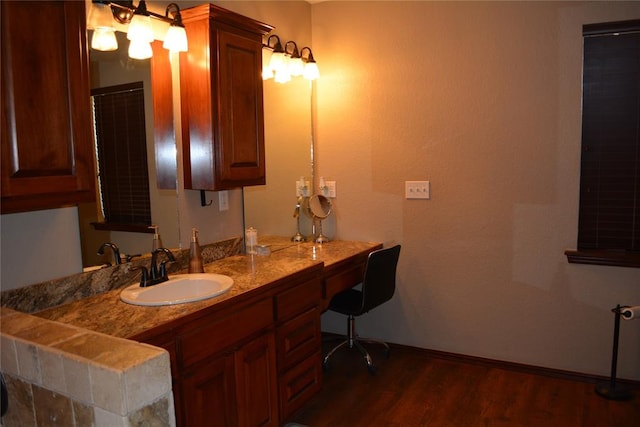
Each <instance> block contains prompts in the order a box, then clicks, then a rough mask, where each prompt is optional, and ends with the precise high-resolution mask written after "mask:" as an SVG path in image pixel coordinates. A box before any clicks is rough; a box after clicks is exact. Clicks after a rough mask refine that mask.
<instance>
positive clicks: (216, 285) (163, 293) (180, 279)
mask: <svg viewBox="0 0 640 427" xmlns="http://www.w3.org/2000/svg"><path fill="white" fill-rule="evenodd" d="M232 285H233V279H232V278H231V277H229V276H224V275H222V274H213V273H199V274H176V275H173V276H169V280H168V281H166V282H162V283H160V284H157V285H153V286H147V287H144V288H143V287H140V285H139V284H135V285H131V286H129V287H127V288H125V289H123V290H122V292H121V293H120V299H121V300H122V301H124V302H126V303H129V304H134V305H172V304H182V303H185V302H193V301H201V300H204V299H207V298H213V297H215V296H218V295H221V294H223V293H225V292H227V291H228V290H229V289H231V286H232Z"/></svg>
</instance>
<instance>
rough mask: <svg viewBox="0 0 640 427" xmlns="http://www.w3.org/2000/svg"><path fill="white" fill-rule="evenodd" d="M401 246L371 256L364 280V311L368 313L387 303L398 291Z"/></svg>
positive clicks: (376, 252)
mask: <svg viewBox="0 0 640 427" xmlns="http://www.w3.org/2000/svg"><path fill="white" fill-rule="evenodd" d="M398 258H400V245H396V246H393V247H391V248H385V249H379V250H377V251H373V252H371V253H370V254H369V258H367V264H366V266H365V269H364V278H363V280H362V310H361V313H366V312H367V311H369V310H371V309H372V308H374V307H377V306H379V305H380V304H382V303H384V302H387V301H389V300H390V299H391V297H393V294H394V292H395V290H396V269H397V266H398Z"/></svg>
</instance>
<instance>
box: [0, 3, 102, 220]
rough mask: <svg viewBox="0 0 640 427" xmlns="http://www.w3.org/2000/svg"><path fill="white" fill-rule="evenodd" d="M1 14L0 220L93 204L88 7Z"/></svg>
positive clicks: (5, 8) (16, 8)
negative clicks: (15, 214)
mask: <svg viewBox="0 0 640 427" xmlns="http://www.w3.org/2000/svg"><path fill="white" fill-rule="evenodd" d="M0 7H1V11H0V15H1V24H2V30H1V31H2V37H1V44H2V65H1V67H2V95H1V97H2V143H1V145H2V165H1V166H2V167H1V169H2V172H1V176H2V203H1V209H2V213H3V214H4V213H11V212H24V211H31V210H38V209H49V208H57V207H62V206H67V205H73V204H77V203H78V202H84V201H91V200H94V199H95V191H94V188H95V185H94V181H95V172H94V171H95V166H94V155H93V142H92V133H91V109H90V98H89V61H88V55H87V42H86V22H85V21H86V17H85V5H84V2H77V1H66V2H61V1H33V2H27V1H3V2H1V3H0Z"/></svg>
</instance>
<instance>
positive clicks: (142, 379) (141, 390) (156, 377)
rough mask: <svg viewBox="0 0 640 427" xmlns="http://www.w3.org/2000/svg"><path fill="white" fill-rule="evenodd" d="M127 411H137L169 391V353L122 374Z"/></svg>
mask: <svg viewBox="0 0 640 427" xmlns="http://www.w3.org/2000/svg"><path fill="white" fill-rule="evenodd" d="M124 380H125V386H126V390H127V391H126V393H127V410H128V411H129V412H131V411H134V410H137V409H139V408H141V407H142V406H144V405H148V404H149V403H150V402H153V401H155V400H157V399H158V398H159V397H160V396H163V395H165V394H166V393H167V392H169V391H171V367H170V362H169V353H166V352H165V353H164V354H161V355H159V356H158V357H156V358H154V359H153V360H149V361H147V362H146V363H144V364H140V365H138V366H136V367H134V368H132V369H129V370H127V371H126V372H125V373H124Z"/></svg>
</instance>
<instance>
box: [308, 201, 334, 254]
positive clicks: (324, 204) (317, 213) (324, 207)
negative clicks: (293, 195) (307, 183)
mask: <svg viewBox="0 0 640 427" xmlns="http://www.w3.org/2000/svg"><path fill="white" fill-rule="evenodd" d="M308 212H309V213H310V214H311V216H312V217H313V225H312V229H313V235H314V236H315V240H314V242H315V243H320V244H322V243H326V242H328V241H329V239H328V238H327V237H326V236H324V235H323V234H322V220H323V219H326V218H327V217H328V216H329V215H330V214H331V201H330V200H329V199H328V198H327V197H325V196H323V195H321V194H314V195H313V196H311V197H310V198H309V208H308ZM316 223H317V224H318V233H317V234H316Z"/></svg>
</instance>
